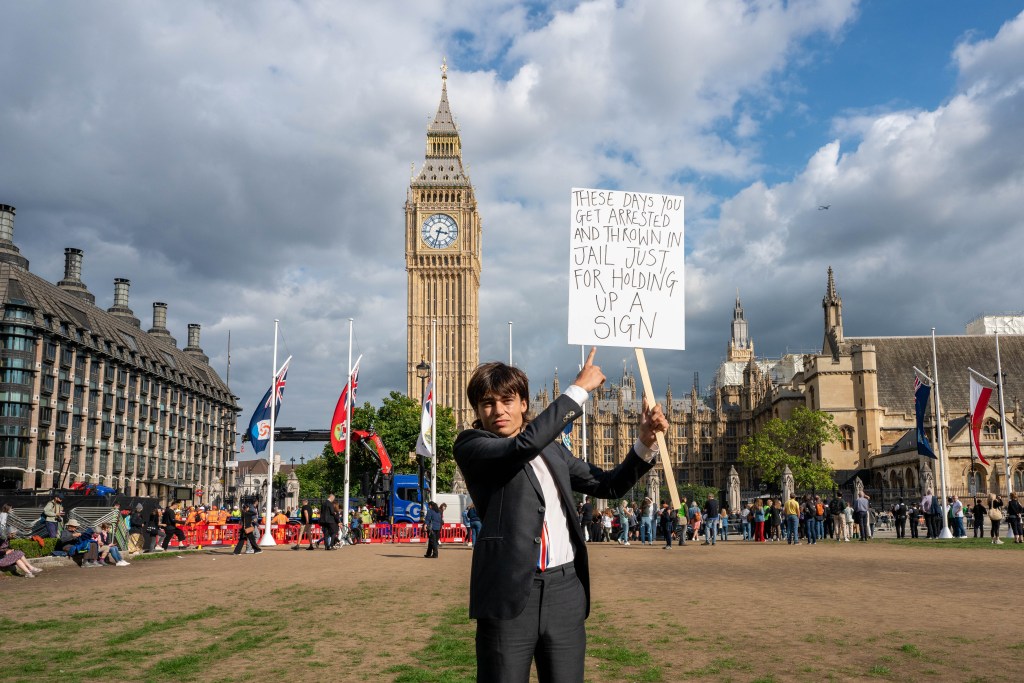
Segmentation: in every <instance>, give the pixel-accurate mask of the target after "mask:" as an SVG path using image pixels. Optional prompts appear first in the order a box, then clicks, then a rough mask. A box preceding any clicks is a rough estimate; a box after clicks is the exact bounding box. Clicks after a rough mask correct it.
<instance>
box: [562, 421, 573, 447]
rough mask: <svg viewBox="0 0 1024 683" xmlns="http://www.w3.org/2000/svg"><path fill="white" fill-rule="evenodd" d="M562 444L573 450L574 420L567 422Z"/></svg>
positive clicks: (563, 431)
mask: <svg viewBox="0 0 1024 683" xmlns="http://www.w3.org/2000/svg"><path fill="white" fill-rule="evenodd" d="M562 445H563V446H565V447H566V448H568V449H569V450H570V451H571V450H572V421H569V422H567V423H566V425H565V429H563V430H562Z"/></svg>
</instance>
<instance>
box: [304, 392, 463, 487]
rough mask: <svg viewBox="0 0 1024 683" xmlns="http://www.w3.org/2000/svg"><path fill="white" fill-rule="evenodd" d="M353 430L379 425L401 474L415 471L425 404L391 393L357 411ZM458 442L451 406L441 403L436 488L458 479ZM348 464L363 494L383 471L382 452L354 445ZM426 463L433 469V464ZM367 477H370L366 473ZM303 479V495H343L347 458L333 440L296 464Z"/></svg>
mask: <svg viewBox="0 0 1024 683" xmlns="http://www.w3.org/2000/svg"><path fill="white" fill-rule="evenodd" d="M352 412H353V417H352V425H353V428H354V429H358V430H367V429H374V430H376V432H377V434H378V435H379V436H380V438H381V440H382V441H383V442H384V448H385V449H387V452H388V455H389V456H390V457H391V462H392V463H393V464H394V467H395V472H396V473H403V474H415V473H416V471H417V464H416V459H415V458H410V457H409V454H410V453H412V452H413V451H415V449H416V439H417V437H418V436H419V433H420V416H421V414H422V408H421V407H420V404H419V402H418V401H416V400H415V399H413V398H410V397H408V396H405V395H403V394H401V393H399V392H397V391H392V392H391V394H390V395H389V396H387V397H386V398H385V399H384V400H383V401H382V403H381V405H380V407H379V408H374V407H373V405H371V404H370V403H369V402H366V403H364V404H363V405H361V406H355V407H354V409H353V411H352ZM454 443H455V417H454V415H453V414H452V410H451V408H447V407H439V409H438V412H437V450H438V454H439V458H438V463H437V487H438V489H439V490H441V491H448V490H451V486H452V481H453V480H454V477H455V460H454V458H453V457H452V445H453V444H454ZM349 450H350V457H351V462H350V463H349V487H350V491H351V494H352V495H353V496H360V495H363V494H364V491H362V488H363V487H362V482H363V480H364V478H368V480H371V481H372V479H373V477H374V475H375V474H376V472H377V471H378V470H379V469H380V461H379V460H378V459H377V456H376V455H374V454H371V453H369V452H368V451H367V450H366V449H365V448H364V447H363V446H362V445H357V444H355V443H353V444H352V447H351V448H350V449H349ZM425 464H426V467H427V469H428V470H429V467H430V462H429V461H427V462H426V463H425ZM364 475H365V477H364ZM295 476H296V477H298V479H299V493H300V495H302V496H304V497H309V498H313V499H315V498H321V497H323V496H326V495H327V494H328V493H334V494H340V493H341V492H342V491H344V490H345V456H344V454H340V455H335V453H334V450H333V449H332V448H331V444H329V443H328V444H325V445H324V450H323V453H322V454H321V455H320V457H317V458H314V459H313V460H311V461H309V462H307V463H305V464H304V465H297V466H296V467H295Z"/></svg>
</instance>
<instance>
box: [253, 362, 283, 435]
mask: <svg viewBox="0 0 1024 683" xmlns="http://www.w3.org/2000/svg"><path fill="white" fill-rule="evenodd" d="M291 360H292V357H291V356H288V360H286V361H285V362H284V365H282V366H281V369H280V370H278V371H277V376H276V377H274V383H273V385H272V386H271V387H270V388H269V389H267V393H265V394H264V395H263V400H261V401H260V403H259V406H258V407H257V408H256V410H255V412H253V414H252V418H251V419H250V420H249V430H248V431H249V440H250V441H252V447H253V449H254V450H255V451H256V452H257V453H262V452H263V450H264V449H265V448H266V447H267V444H268V443H270V411H271V409H273V411H274V415H275V416H276V415H277V414H278V413H279V412H280V411H281V402H282V401H283V400H284V385H285V383H286V381H287V380H286V376H287V375H288V364H289V363H290V362H291Z"/></svg>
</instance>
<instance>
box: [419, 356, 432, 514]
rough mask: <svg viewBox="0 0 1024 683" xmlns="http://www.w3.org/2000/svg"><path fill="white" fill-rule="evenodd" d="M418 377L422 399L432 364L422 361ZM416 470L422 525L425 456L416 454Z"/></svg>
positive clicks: (424, 512)
mask: <svg viewBox="0 0 1024 683" xmlns="http://www.w3.org/2000/svg"><path fill="white" fill-rule="evenodd" d="M416 376H417V377H419V378H420V397H421V399H422V397H423V395H424V394H425V393H426V383H427V378H429V377H430V363H428V362H427V361H425V360H421V361H420V364H419V365H417V366H416ZM416 469H417V471H418V472H419V480H418V481H419V491H420V522H421V523H422V522H423V520H424V518H425V515H426V511H425V510H424V509H423V503H424V501H425V498H424V497H423V456H422V455H420V454H419V453H417V454H416Z"/></svg>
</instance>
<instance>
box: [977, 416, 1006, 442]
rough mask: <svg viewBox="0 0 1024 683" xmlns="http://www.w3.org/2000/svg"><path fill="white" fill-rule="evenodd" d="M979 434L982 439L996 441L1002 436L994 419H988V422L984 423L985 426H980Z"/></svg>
mask: <svg viewBox="0 0 1024 683" xmlns="http://www.w3.org/2000/svg"><path fill="white" fill-rule="evenodd" d="M981 435H982V438H983V439H989V440H993V441H998V440H1000V439H1002V438H1003V433H1002V430H1000V428H999V423H998V422H996V421H995V420H989V421H988V422H986V423H985V426H984V427H982V430H981Z"/></svg>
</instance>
